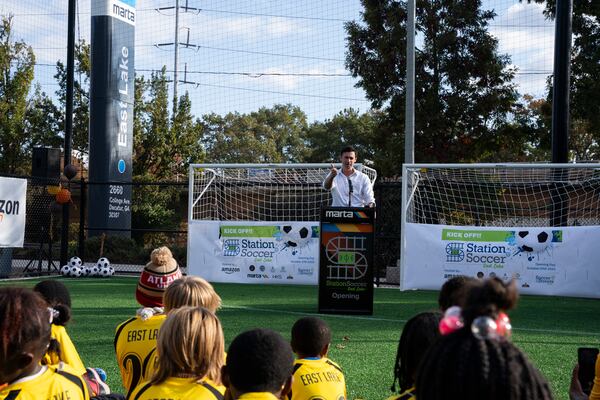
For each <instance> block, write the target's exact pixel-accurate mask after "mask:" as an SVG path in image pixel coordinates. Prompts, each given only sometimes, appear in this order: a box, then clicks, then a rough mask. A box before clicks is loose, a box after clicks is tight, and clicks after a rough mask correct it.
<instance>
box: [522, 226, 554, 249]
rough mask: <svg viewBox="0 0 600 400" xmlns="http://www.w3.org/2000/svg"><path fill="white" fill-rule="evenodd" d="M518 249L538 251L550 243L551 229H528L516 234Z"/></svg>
mask: <svg viewBox="0 0 600 400" xmlns="http://www.w3.org/2000/svg"><path fill="white" fill-rule="evenodd" d="M516 239H517V246H518V247H519V250H521V251H523V252H526V253H540V252H542V251H544V250H546V249H547V248H548V246H550V243H552V231H548V230H544V229H535V228H532V229H529V230H526V231H519V232H517V234H516Z"/></svg>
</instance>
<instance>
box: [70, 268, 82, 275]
mask: <svg viewBox="0 0 600 400" xmlns="http://www.w3.org/2000/svg"><path fill="white" fill-rule="evenodd" d="M81 274H82V271H81V268H79V267H71V271H69V276H72V277H73V278H79V277H80V276H81Z"/></svg>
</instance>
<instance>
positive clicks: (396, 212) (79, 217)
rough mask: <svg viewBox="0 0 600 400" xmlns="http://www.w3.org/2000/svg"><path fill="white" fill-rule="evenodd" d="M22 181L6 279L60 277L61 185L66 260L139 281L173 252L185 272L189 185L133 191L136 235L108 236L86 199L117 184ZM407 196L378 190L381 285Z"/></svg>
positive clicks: (4, 257)
mask: <svg viewBox="0 0 600 400" xmlns="http://www.w3.org/2000/svg"><path fill="white" fill-rule="evenodd" d="M15 177H16V176H15ZM18 178H22V179H27V216H26V224H25V240H24V246H23V248H15V249H0V278H9V277H10V278H18V277H27V276H42V275H56V274H59V270H60V267H61V266H60V261H59V260H60V247H61V246H60V245H61V236H62V207H63V206H62V205H60V204H57V203H56V200H55V194H54V190H55V188H56V187H58V186H59V185H61V184H62V186H63V187H67V188H68V189H69V190H70V192H71V201H70V202H69V203H67V204H66V206H67V207H70V213H69V215H70V221H69V236H68V238H69V242H68V257H72V256H78V257H80V258H81V259H82V260H83V262H84V263H85V264H88V265H90V264H94V263H96V262H97V260H98V259H99V258H100V257H106V258H108V259H109V260H110V262H111V265H112V266H113V267H114V268H115V271H116V273H120V274H128V273H131V274H138V273H139V272H140V271H141V270H142V268H143V266H144V265H145V264H146V263H147V262H148V261H149V255H150V252H151V251H152V249H154V248H156V247H159V246H168V247H169V248H170V249H171V251H172V252H173V255H174V257H175V259H176V260H177V261H178V262H179V264H180V266H181V267H182V268H183V271H184V272H185V266H186V265H187V258H186V257H187V207H188V202H187V201H188V183H187V181H185V182H134V183H132V184H131V185H132V186H133V199H132V204H133V209H132V218H131V229H127V230H108V229H90V228H89V227H88V226H87V224H86V219H87V213H88V211H89V210H87V206H86V203H87V202H86V201H85V199H86V198H87V192H88V190H89V187H90V186H91V185H110V184H111V182H88V181H86V180H85V179H82V180H72V181H70V182H67V181H63V182H60V181H59V180H58V179H46V178H37V177H30V176H18ZM119 184H121V185H122V184H123V183H122V182H120V183H119ZM401 191H402V185H401V183H400V182H383V183H377V184H376V185H375V194H376V198H377V199H376V200H377V204H378V207H377V215H376V222H375V229H376V233H375V235H376V236H375V268H376V270H375V277H376V283H382V282H385V278H386V269H387V267H390V266H391V267H396V265H397V260H398V259H399V254H400V253H399V249H400V210H401V208H400V205H401V197H402V196H401ZM82 200H83V201H82ZM387 283H390V282H387ZM392 283H397V282H392Z"/></svg>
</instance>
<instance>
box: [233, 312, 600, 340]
mask: <svg viewBox="0 0 600 400" xmlns="http://www.w3.org/2000/svg"><path fill="white" fill-rule="evenodd" d="M221 308H230V309H239V310H248V311H261V312H265V313H274V314H287V315H307V313H301V312H298V311H284V310H274V309H270V308H256V307H248V306H228V305H222V306H221ZM311 314H312V313H311ZM315 314H316V315H319V316H322V317H327V318H340V319H361V320H365V321H382V322H397V323H401V324H404V323H406V321H407V320H405V319H392V318H378V317H366V316H361V315H340V314H319V313H315ZM513 330H514V331H523V332H533V333H549V334H550V333H552V334H561V335H571V336H596V337H600V333H599V332H585V331H563V330H555V329H553V330H549V329H539V328H513Z"/></svg>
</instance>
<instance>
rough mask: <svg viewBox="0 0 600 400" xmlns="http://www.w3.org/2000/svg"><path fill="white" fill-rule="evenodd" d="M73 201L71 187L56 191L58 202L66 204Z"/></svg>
mask: <svg viewBox="0 0 600 400" xmlns="http://www.w3.org/2000/svg"><path fill="white" fill-rule="evenodd" d="M70 201H71V192H70V191H69V189H65V188H63V189H60V190H59V191H58V193H56V202H57V203H58V204H66V203H68V202H70Z"/></svg>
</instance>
